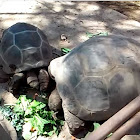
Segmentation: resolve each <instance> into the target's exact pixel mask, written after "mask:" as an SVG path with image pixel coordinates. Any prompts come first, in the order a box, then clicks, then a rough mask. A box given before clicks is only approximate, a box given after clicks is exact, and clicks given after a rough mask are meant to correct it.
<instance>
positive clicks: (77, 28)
mask: <svg viewBox="0 0 140 140" xmlns="http://www.w3.org/2000/svg"><path fill="white" fill-rule="evenodd" d="M113 9H114V10H113ZM139 13H140V2H135V3H133V2H121V3H119V2H49V1H48V2H47V1H46V0H20V1H17V0H12V1H11V0H0V38H1V36H2V32H3V31H4V30H5V29H6V28H8V27H10V26H11V25H13V24H15V23H16V22H27V23H30V24H33V25H35V26H37V27H39V28H40V29H41V30H43V31H44V32H45V34H46V35H47V36H48V40H49V42H50V44H51V45H52V46H54V47H56V48H59V49H60V48H62V47H68V48H74V47H76V46H77V45H79V44H80V43H81V42H83V41H85V40H87V39H88V36H87V34H86V33H87V32H90V33H93V34H94V33H95V34H96V33H100V32H108V33H109V34H121V35H125V36H127V37H131V38H134V39H135V40H140V23H139V22H140V15H139ZM62 34H64V35H65V36H66V37H67V40H66V41H62V40H61V35H62ZM2 86H3V85H2ZM1 88H5V87H4V86H3V87H1ZM10 96H11V95H10ZM5 98H6V97H5ZM6 99H7V98H6ZM9 99H10V98H9ZM9 101H10V100H9ZM38 139H39V140H43V139H45V140H71V135H70V134H69V132H68V129H67V126H66V125H65V126H64V128H63V131H62V132H61V133H60V135H59V137H58V138H57V137H56V136H54V137H52V138H43V137H39V138H38ZM124 139H125V140H126V137H125V138H124ZM128 139H129V138H127V140H128ZM132 139H133V140H134V137H133V138H132ZM77 140H78V139H77ZM129 140H130V139H129Z"/></svg>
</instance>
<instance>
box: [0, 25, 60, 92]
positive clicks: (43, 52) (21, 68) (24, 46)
mask: <svg viewBox="0 0 140 140" xmlns="http://www.w3.org/2000/svg"><path fill="white" fill-rule="evenodd" d="M53 52H54V55H55V56H56V54H57V52H59V51H57V50H56V49H55V48H53V47H52V46H50V44H49V42H48V39H47V37H46V35H45V34H44V33H43V31H41V30H40V29H39V28H37V27H35V26H33V25H31V24H27V23H16V24H14V25H12V26H11V27H9V28H8V29H6V30H5V31H4V32H3V35H2V40H1V44H0V66H1V72H0V73H1V75H0V77H1V81H2V80H3V81H4V80H6V79H7V78H8V77H9V76H11V75H12V76H13V80H11V82H10V83H11V84H10V85H11V86H12V85H13V84H14V82H15V81H18V80H19V79H21V78H22V77H23V76H24V74H25V72H27V73H26V76H27V83H28V84H29V85H30V86H31V87H38V86H39V84H40V89H41V90H43V89H46V88H47V85H48V78H49V76H48V73H47V71H46V70H45V69H40V70H39V71H38V72H36V73H35V69H37V68H42V67H46V66H48V65H49V63H50V61H51V60H52V58H53V57H54V55H53ZM55 53H56V54H55ZM59 53H60V52H59ZM13 74H14V75H13Z"/></svg>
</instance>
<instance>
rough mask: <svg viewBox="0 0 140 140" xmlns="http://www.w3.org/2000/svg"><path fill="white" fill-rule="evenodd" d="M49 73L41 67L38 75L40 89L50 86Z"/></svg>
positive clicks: (43, 89)
mask: <svg viewBox="0 0 140 140" xmlns="http://www.w3.org/2000/svg"><path fill="white" fill-rule="evenodd" d="M49 79H50V78H49V74H48V72H47V71H46V70H45V69H40V71H39V75H38V80H39V84H40V91H45V90H47V88H48V84H49Z"/></svg>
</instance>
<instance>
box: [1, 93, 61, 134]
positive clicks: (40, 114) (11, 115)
mask: <svg viewBox="0 0 140 140" xmlns="http://www.w3.org/2000/svg"><path fill="white" fill-rule="evenodd" d="M46 109H47V107H46V104H44V103H42V102H38V101H36V100H31V99H27V98H26V96H25V95H22V96H20V97H19V98H18V101H17V103H16V105H15V106H14V107H11V106H8V107H6V108H5V106H4V107H1V112H2V113H3V115H4V116H6V118H8V120H9V121H10V122H11V123H12V125H13V126H14V127H15V128H16V130H17V131H19V130H22V126H23V124H25V123H30V126H31V128H30V132H28V133H27V135H24V137H29V136H30V135H31V134H30V133H32V132H34V131H37V135H46V136H51V135H53V134H54V133H56V134H57V135H58V133H59V131H60V130H61V127H62V125H63V121H62V120H59V119H54V117H53V115H54V112H52V111H47V110H46Z"/></svg>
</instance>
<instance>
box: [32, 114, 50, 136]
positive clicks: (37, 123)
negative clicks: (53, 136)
mask: <svg viewBox="0 0 140 140" xmlns="http://www.w3.org/2000/svg"><path fill="white" fill-rule="evenodd" d="M48 123H50V122H49V121H48V120H45V119H43V118H41V117H40V116H39V115H35V116H33V119H32V121H31V124H32V126H33V127H34V128H35V129H37V130H38V133H39V134H41V133H43V128H44V125H45V124H48Z"/></svg>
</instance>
